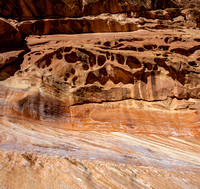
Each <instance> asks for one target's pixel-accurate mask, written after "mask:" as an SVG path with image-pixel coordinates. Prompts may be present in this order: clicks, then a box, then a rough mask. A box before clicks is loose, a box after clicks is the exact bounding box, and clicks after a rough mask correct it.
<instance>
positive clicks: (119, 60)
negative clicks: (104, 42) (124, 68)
mask: <svg viewBox="0 0 200 189" xmlns="http://www.w3.org/2000/svg"><path fill="white" fill-rule="evenodd" d="M116 59H117V61H118V63H119V64H124V56H123V55H121V54H116Z"/></svg>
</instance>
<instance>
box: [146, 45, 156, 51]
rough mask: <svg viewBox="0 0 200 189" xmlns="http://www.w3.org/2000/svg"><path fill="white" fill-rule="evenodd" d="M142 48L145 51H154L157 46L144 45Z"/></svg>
mask: <svg viewBox="0 0 200 189" xmlns="http://www.w3.org/2000/svg"><path fill="white" fill-rule="evenodd" d="M144 48H145V49H147V50H152V49H156V48H157V45H155V44H148V45H144Z"/></svg>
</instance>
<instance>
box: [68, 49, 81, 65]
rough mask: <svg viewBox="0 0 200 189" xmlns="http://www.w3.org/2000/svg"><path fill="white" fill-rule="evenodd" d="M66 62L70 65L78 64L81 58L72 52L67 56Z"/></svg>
mask: <svg viewBox="0 0 200 189" xmlns="http://www.w3.org/2000/svg"><path fill="white" fill-rule="evenodd" d="M65 60H66V61H67V62H69V63H76V62H77V61H80V57H78V56H77V54H76V52H71V53H70V54H66V55H65Z"/></svg>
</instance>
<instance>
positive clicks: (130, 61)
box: [126, 56, 142, 69]
mask: <svg viewBox="0 0 200 189" xmlns="http://www.w3.org/2000/svg"><path fill="white" fill-rule="evenodd" d="M126 65H127V66H129V67H130V68H131V69H137V68H141V66H142V65H141V63H140V61H139V60H138V59H137V58H136V57H134V56H128V57H127V60H126Z"/></svg>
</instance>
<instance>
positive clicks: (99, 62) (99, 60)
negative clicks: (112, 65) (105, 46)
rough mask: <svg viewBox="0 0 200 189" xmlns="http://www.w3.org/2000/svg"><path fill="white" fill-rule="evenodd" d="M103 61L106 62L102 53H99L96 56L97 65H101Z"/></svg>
mask: <svg viewBox="0 0 200 189" xmlns="http://www.w3.org/2000/svg"><path fill="white" fill-rule="evenodd" d="M105 62H106V57H105V56H103V55H99V56H98V65H99V66H103V65H104V63H105Z"/></svg>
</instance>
